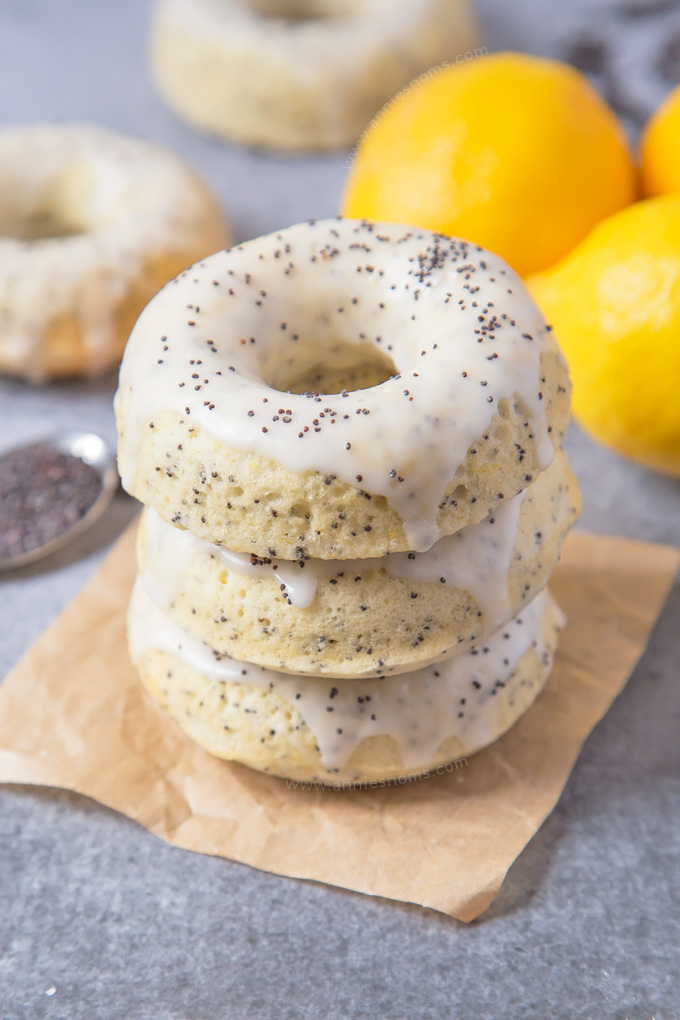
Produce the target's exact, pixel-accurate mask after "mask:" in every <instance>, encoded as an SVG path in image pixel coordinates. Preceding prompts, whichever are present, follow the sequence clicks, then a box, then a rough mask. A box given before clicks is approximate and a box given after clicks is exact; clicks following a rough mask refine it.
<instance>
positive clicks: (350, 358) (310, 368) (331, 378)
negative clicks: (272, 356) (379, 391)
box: [264, 340, 397, 396]
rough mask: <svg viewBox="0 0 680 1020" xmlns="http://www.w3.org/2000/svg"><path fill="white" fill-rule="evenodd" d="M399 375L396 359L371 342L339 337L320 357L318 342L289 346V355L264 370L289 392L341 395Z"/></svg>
mask: <svg viewBox="0 0 680 1020" xmlns="http://www.w3.org/2000/svg"><path fill="white" fill-rule="evenodd" d="M396 374H397V369H396V367H395V364H394V362H393V361H392V359H391V358H390V357H389V356H388V355H387V354H386V353H385V352H384V351H382V350H380V348H378V347H374V346H373V345H371V344H362V343H352V342H350V341H345V340H338V341H337V342H336V343H333V344H330V345H329V346H328V347H327V348H325V349H324V356H323V360H321V359H320V357H319V346H318V344H312V343H299V344H296V345H295V346H294V347H293V348H292V349H291V348H290V347H288V348H286V351H285V357H284V358H283V359H282V360H281V361H279V362H275V363H274V362H272V363H271V364H270V365H268V366H267V367H266V369H265V372H264V378H265V382H267V383H268V384H269V385H270V386H273V387H274V389H277V390H280V391H282V392H287V393H323V394H325V395H327V396H332V395H337V394H339V393H341V392H342V391H343V390H347V391H348V392H352V391H353V390H361V389H370V387H372V386H378V385H380V383H383V382H386V381H387V380H388V379H391V378H392V376H394V375H396Z"/></svg>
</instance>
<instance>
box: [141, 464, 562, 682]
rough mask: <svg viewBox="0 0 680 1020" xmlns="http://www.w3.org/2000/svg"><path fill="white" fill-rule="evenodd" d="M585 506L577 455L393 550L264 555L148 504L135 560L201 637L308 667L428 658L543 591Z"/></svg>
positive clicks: (484, 631) (344, 667)
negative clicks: (575, 469)
mask: <svg viewBox="0 0 680 1020" xmlns="http://www.w3.org/2000/svg"><path fill="white" fill-rule="evenodd" d="M579 510H580V493H579V488H578V483H577V481H576V479H575V478H574V475H573V473H572V471H571V469H570V467H569V464H568V461H567V457H566V454H565V453H563V452H562V451H561V450H560V451H558V453H557V455H556V457H555V460H554V461H553V463H552V464H551V466H550V467H549V468H548V469H547V471H544V472H542V473H541V474H540V475H539V476H538V478H537V479H536V481H535V482H532V484H531V485H530V486H529V487H528V488H527V489H525V490H524V491H523V492H522V493H520V495H519V496H515V498H514V499H509V500H504V501H503V503H501V504H500V505H499V506H498V507H497V508H496V510H495V511H494V512H493V514H492V516H491V517H490V518H487V520H485V521H482V522H481V523H480V524H471V525H470V526H469V527H467V528H463V529H462V530H461V531H458V532H456V534H455V535H449V536H445V537H444V538H441V539H440V540H439V541H438V542H437V543H435V545H433V546H432V548H431V549H430V550H429V551H428V552H427V553H413V552H412V553H394V554H392V555H390V556H385V557H382V558H381V559H364V560H349V561H338V560H304V559H303V560H295V561H283V560H281V561H279V560H277V559H274V560H272V559H271V557H265V558H264V559H258V558H257V557H251V556H248V555H247V554H246V553H233V552H231V551H229V550H227V549H224V548H220V547H218V546H215V545H211V544H210V543H208V542H205V541H203V540H202V539H199V538H195V537H194V536H193V535H192V534H191V533H190V532H188V531H182V530H180V529H178V528H175V527H173V526H172V525H171V524H167V523H166V522H165V521H163V520H162V519H161V518H160V517H159V516H158V515H157V514H156V513H155V511H153V510H149V509H146V510H145V511H144V513H143V515H142V521H141V524H140V528H139V531H138V552H137V560H138V566H139V571H140V574H141V575H142V578H143V581H144V585H145V587H146V589H147V592H148V593H149V595H150V596H151V598H152V600H153V601H154V603H155V604H156V605H157V606H158V607H159V608H160V609H162V610H163V611H164V612H165V613H166V614H167V615H168V616H169V617H170V619H171V620H173V621H174V622H175V623H177V624H178V625H179V626H180V627H182V628H183V629H185V630H186V631H187V632H188V633H190V634H191V635H192V636H193V637H195V638H198V639H199V640H201V641H204V642H205V643H206V644H208V645H210V646H211V647H213V648H217V649H219V650H220V651H222V652H224V653H225V654H228V655H230V656H232V657H236V658H239V659H245V660H247V661H248V662H252V663H257V664H259V665H261V666H268V667H269V668H270V669H276V670H283V671H285V672H289V673H296V674H298V675H324V676H331V677H351V676H359V677H365V676H375V675H377V674H384V673H391V672H397V673H402V672H405V671H407V670H412V669H417V668H419V667H421V666H424V665H427V664H429V663H431V662H436V661H438V660H440V659H443V658H445V657H446V656H447V655H451V654H452V653H454V652H455V651H456V650H460V649H461V648H462V646H463V644H464V645H466V646H468V647H469V646H470V645H472V644H475V643H477V642H479V641H481V640H483V639H485V638H487V637H488V636H489V635H491V634H493V633H494V632H495V631H496V630H498V628H499V627H501V626H502V625H504V624H506V623H507V622H508V620H510V619H512V618H513V617H514V616H516V615H517V614H518V613H519V612H520V611H521V610H522V608H523V606H524V605H525V604H527V603H528V602H531V600H532V599H533V598H534V597H535V595H536V594H537V593H538V592H539V591H540V590H541V589H542V588H543V586H544V585H545V584H546V582H547V580H548V577H549V576H550V574H551V573H552V571H553V569H554V567H555V564H556V563H557V560H558V557H559V554H560V549H561V546H562V542H563V540H564V538H565V536H566V534H567V532H568V531H569V529H570V528H571V526H572V525H573V523H574V521H575V519H576V516H577V514H578V512H579Z"/></svg>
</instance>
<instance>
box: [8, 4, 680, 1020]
mask: <svg viewBox="0 0 680 1020" xmlns="http://www.w3.org/2000/svg"><path fill="white" fill-rule="evenodd" d="M395 2H396V0H395ZM479 7H480V9H481V11H482V14H483V16H484V19H485V22H486V26H487V41H488V43H489V46H490V47H504V46H508V47H516V48H521V49H527V50H531V51H533V52H538V53H545V54H551V55H565V54H567V53H577V54H578V53H583V52H584V44H585V43H587V44H588V46H590V51H588V46H585V52H591V54H592V52H593V43H595V49H596V50H598V52H600V53H601V52H602V51H603V49H604V50H606V51H607V53H608V54H609V58H608V62H606V64H605V67H604V69H603V67H602V65H601V64H597V66H596V67H595V68H594V70H595V73H596V75H597V78H598V81H599V83H600V84H602V86H603V87H604V88H607V89H608V90H610V91H611V92H612V94H614V95H615V98H617V102H619V104H620V106H621V108H622V109H625V111H626V113H627V115H628V118H629V123H630V124H631V126H633V127H634V125H635V124H636V123H639V121H640V119H641V117H642V116H643V115H644V113H645V112H646V111H647V110H648V109H649V108H650V107H651V106H652V105H653V104H654V103H656V102H657V101H658V100H659V99H660V98H661V96H662V95H663V93H664V91H666V90H667V88H668V87H669V85H670V82H669V80H668V61H666V63H664V61H663V59H662V57H663V56H664V53H667V51H668V48H669V40H671V39H672V35H673V31H675V32H677V31H679V30H680V25H679V20H680V11H679V10H678V4H677V3H673V2H672V0H639V2H635V3H634V2H633V0H617V2H613V0H611V2H610V0H600V2H595V0H591V2H578V3H573V4H561V5H558V4H555V3H548V2H541V0H515V2H514V3H512V4H509V3H505V2H503V0H480V3H479ZM148 11H149V6H148V3H147V2H146V0H144V2H142V0H98V2H94V0H0V120H1V121H2V122H5V123H7V122H19V121H24V120H35V119H82V120H93V121H97V122H101V123H104V124H108V125H110V126H112V127H114V128H118V129H123V130H127V131H130V132H133V133H134V132H136V133H140V134H144V135H146V136H147V137H150V138H154V139H157V140H159V141H162V142H164V143H166V144H168V145H170V146H171V147H173V148H174V149H175V150H177V151H178V152H180V153H182V154H184V155H185V156H186V157H187V158H189V159H191V160H192V161H193V162H194V163H195V164H196V165H197V166H198V167H199V168H200V169H201V170H202V171H203V173H204V174H205V175H206V177H207V178H208V179H209V180H210V181H211V183H212V185H213V186H214V187H215V188H216V190H217V191H218V193H219V194H220V196H221V197H222V199H223V200H224V202H225V204H227V205H228V207H229V209H230V211H231V214H232V219H233V223H234V226H235V230H236V233H237V235H238V237H239V238H243V237H248V236H254V235H256V234H258V233H261V232H263V231H265V230H270V229H273V228H275V227H278V226H284V225H287V224H289V223H292V222H294V221H296V220H298V219H303V218H306V217H309V216H323V215H326V214H331V213H333V212H334V211H335V208H336V203H337V196H338V193H339V190H340V186H341V182H342V179H343V176H344V172H345V171H344V168H343V161H344V154H333V155H329V156H324V157H318V158H304V159H301V158H290V159H286V158H282V157H278V156H274V155H269V154H263V153H253V152H246V151H243V150H239V149H236V148H233V147H229V146H224V145H220V144H218V143H216V142H213V141H211V140H209V139H206V138H204V137H202V136H200V135H198V134H195V133H194V132H192V131H191V130H190V129H189V128H188V127H186V126H185V125H183V124H182V123H180V122H179V121H178V120H176V119H175V118H174V117H173V116H172V115H171V114H170V113H169V112H168V111H166V110H165V109H164V107H163V106H162V104H161V103H160V101H159V100H158V99H157V97H156V96H155V94H154V92H153V90H152V88H151V86H150V84H149V82H148V79H147V74H146V69H145V59H144V58H145V55H144V49H145V36H146V26H147V20H148ZM596 63H597V61H596ZM664 68H665V70H664ZM679 73H680V72H679ZM113 388H114V379H113V378H109V379H106V380H103V381H100V382H97V383H78V384H61V385H54V386H49V387H45V388H44V389H38V390H34V389H28V388H26V387H24V386H22V385H19V384H16V383H12V382H9V381H7V380H4V381H0V426H1V427H0V447H1V446H5V445H9V444H10V443H12V442H14V441H17V440H20V439H23V438H28V437H30V436H33V435H36V434H38V433H40V432H41V431H43V430H45V429H51V428H52V427H54V426H55V425H56V424H64V425H75V424H79V425H86V426H88V427H94V428H97V429H99V430H100V431H101V432H102V433H104V434H106V435H108V436H109V437H111V436H112V432H113V425H112V415H111V410H110V400H111V396H112V392H113ZM568 447H569V450H570V452H571V454H572V457H573V460H574V464H575V467H576V470H577V472H578V474H579V476H580V478H581V481H582V484H583V489H584V494H585V500H586V506H585V511H584V514H583V518H582V522H581V524H582V526H583V527H587V528H590V529H593V530H599V531H603V532H608V533H619V534H625V535H630V536H633V537H640V538H644V539H649V540H656V541H665V542H673V543H676V544H680V513H679V510H680V486H679V485H678V483H677V482H674V481H672V480H669V479H664V478H661V477H659V476H656V475H653V474H650V473H649V472H646V471H645V470H644V469H642V468H639V467H636V466H635V465H633V464H630V463H627V462H624V461H622V460H620V459H619V458H617V457H616V456H615V455H613V454H611V453H609V452H607V451H605V450H603V449H602V448H600V447H598V446H596V445H594V444H593V443H591V442H590V440H588V439H587V438H586V437H585V436H583V435H582V434H581V433H579V432H578V430H577V429H576V428H573V429H572V430H571V432H570V435H569V439H568ZM132 512H133V507H132V503H131V501H129V500H127V498H126V497H123V496H122V495H121V496H120V497H119V498H118V499H117V500H116V502H115V503H114V505H113V507H112V508H111V510H110V511H109V513H107V515H106V516H105V518H104V519H103V520H102V521H101V522H100V524H99V525H98V526H97V527H96V528H95V529H94V530H93V531H92V532H91V533H90V534H88V535H86V536H84V537H83V538H82V540H81V541H80V542H79V543H78V544H77V545H76V546H75V547H73V548H71V549H69V550H65V551H64V552H62V553H61V554H59V555H58V556H55V557H53V558H52V559H51V560H50V561H46V562H45V563H44V564H43V565H42V566H40V567H33V568H31V569H28V570H26V571H23V572H19V573H17V574H14V575H12V576H9V577H5V578H2V579H0V634H1V637H2V640H1V643H0V675H4V673H5V672H6V670H7V669H8V668H9V667H10V666H11V665H12V663H13V662H14V661H16V659H17V658H18V657H19V655H20V654H21V653H22V651H23V650H24V649H25V648H26V647H27V646H28V645H29V644H30V642H31V641H32V640H33V639H34V638H35V637H37V636H38V634H39V633H40V632H41V631H42V630H43V628H44V627H45V625H46V624H47V623H48V622H49V621H50V620H51V619H52V618H53V617H54V616H55V615H56V613H57V612H58V611H59V610H60V609H61V608H62V607H63V606H64V605H65V604H66V603H67V602H68V600H69V599H70V598H71V597H72V595H74V594H75V592H76V591H77V590H78V589H79V587H80V586H81V584H82V583H83V581H84V580H85V579H86V578H87V577H88V576H89V574H90V573H91V572H92V570H93V569H94V567H95V566H96V565H97V563H98V562H99V560H100V559H101V557H102V555H103V554H104V552H105V550H106V548H107V546H108V545H109V544H110V542H111V541H112V540H113V538H114V537H115V536H116V535H117V534H118V533H119V531H120V530H121V529H122V527H123V526H124V524H125V522H126V521H127V520H128V519H129V517H130V516H131V514H132ZM679 610H680V590H679V589H677V588H676V589H675V591H674V593H673V595H672V597H671V599H670V601H669V603H668V605H667V607H666V610H665V611H664V614H663V616H662V618H661V621H660V622H659V625H658V627H657V629H656V631H655V633H654V635H653V638H652V641H651V643H650V646H649V649H648V651H647V652H646V654H645V656H644V658H643V660H642V662H641V664H640V666H639V668H638V669H637V670H636V672H635V675H634V676H633V678H632V679H631V681H630V683H629V684H628V686H627V688H626V690H625V691H624V693H623V694H622V695H621V697H620V698H619V699H618V701H617V702H616V703H615V705H614V707H613V708H612V710H611V711H610V713H609V714H608V716H607V717H606V718H605V719H604V721H603V722H602V723H601V724H600V725H599V726H598V727H597V729H596V731H595V732H594V733H593V735H592V736H591V737H590V739H589V740H588V743H587V745H586V747H585V749H584V752H583V754H582V755H581V757H580V759H579V762H578V764H577V766H576V768H575V770H574V772H573V775H572V776H571V779H570V781H569V783H568V785H567V788H566V790H565V792H564V795H563V796H562V798H561V800H560V802H559V805H558V806H557V808H556V810H555V811H554V812H553V814H552V815H551V817H550V818H549V819H548V821H547V822H546V824H545V825H544V826H543V828H542V829H541V830H540V832H539V833H538V834H537V836H536V837H535V838H534V840H533V841H532V842H531V844H530V845H529V846H528V847H527V849H526V850H525V852H524V853H523V854H522V855H521V856H520V858H519V859H518V861H517V862H516V863H515V865H514V866H513V868H512V869H511V871H510V874H509V876H508V878H507V881H506V883H505V885H504V886H503V889H502V891H501V893H500V895H499V896H498V898H497V900H496V902H495V903H494V905H493V906H492V907H491V909H490V910H489V911H488V912H487V913H486V914H485V915H484V916H483V917H482V918H481V919H480V920H479V921H477V922H475V923H474V924H472V925H470V926H464V925H461V924H458V923H456V922H455V921H452V920H451V919H449V918H446V917H443V916H442V915H438V914H436V913H434V912H432V911H426V910H422V909H420V908H416V907H411V906H406V905H403V904H395V903H392V902H389V901H386V900H375V899H369V898H367V897H364V896H359V895H357V894H353V893H346V892H343V891H340V890H337V889H331V888H327V887H324V886H320V885H316V884H313V883H305V882H298V881H293V880H289V879H283V878H278V877H276V876H272V875H267V874H261V873H259V872H256V871H253V870H251V869H249V868H247V867H244V866H241V865H237V864H233V863H231V862H229V861H224V860H217V859H212V858H208V857H202V856H199V855H195V854H190V853H186V852H184V851H181V850H177V849H174V848H170V847H168V846H166V845H164V844H163V843H161V842H160V841H158V840H157V839H155V838H154V837H153V836H151V835H149V834H148V833H146V832H145V831H144V830H142V829H140V828H139V827H138V826H136V825H135V824H133V823H132V822H130V821H128V820H127V819H125V818H121V817H120V816H118V815H116V814H114V813H112V812H110V811H108V810H106V809H105V808H102V807H100V806H99V805H97V804H95V803H93V802H91V801H89V800H87V799H85V798H82V797H77V796H75V795H72V794H69V793H65V792H63V791H54V790H47V789H39V790H38V789H30V788H18V787H4V788H2V789H0V1020H39V1018H42V1017H46V1018H54V1020H57V1018H58V1020H62V1018H63V1020H100V1018H101V1020H117V1018H125V1020H136V1018H140V1020H142V1018H144V1020H145V1018H151V1017H153V1018H155V1020H221V1018H238V1020H250V1018H258V1020H259V1018H276V1020H287V1018H309V1020H318V1018H319V1017H329V1018H334V1020H335V1018H338V1020H340V1018H348V1020H349V1018H352V1020H360V1018H363V1017H378V1018H389V1020H400V1018H408V1020H411V1018H414V1020H415V1018H433V1017H461V1018H469V1017H479V1018H498V1017H501V1016H503V1017H505V1018H515V1017H516V1018H537V1020H538V1018H541V1020H543V1018H545V1017H547V1016H551V1017H555V1018H563V1017H564V1018H567V1017H569V1018H575V1017H580V1018H586V1020H588V1018H593V1020H595V1018H597V1020H600V1018H613V1020H626V1018H628V1020H651V1018H652V1017H654V1018H656V1020H674V1018H675V1020H677V1017H678V1016H680V980H679V978H678V972H679V971H680V966H679V961H678V955H679V954H678V947H679V946H680V921H679V918H680V881H679V878H678V859H679V856H680V831H679V825H678V818H677V809H678V802H679V795H680V778H679V776H680V768H679V766H680V742H679V741H678V723H679V722H680V689H679V685H678V662H679V654H678V653H679V652H680V643H679V637H678V612H679Z"/></svg>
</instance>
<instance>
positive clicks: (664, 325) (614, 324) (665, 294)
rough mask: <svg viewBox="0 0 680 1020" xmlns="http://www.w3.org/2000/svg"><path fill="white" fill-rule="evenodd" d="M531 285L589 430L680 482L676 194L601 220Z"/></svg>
mask: <svg viewBox="0 0 680 1020" xmlns="http://www.w3.org/2000/svg"><path fill="white" fill-rule="evenodd" d="M527 283H528V286H529V288H530V290H531V291H532V292H533V294H534V297H535V298H536V299H537V301H538V303H539V305H540V306H541V308H542V310H543V312H544V314H545V315H546V317H547V319H548V321H549V322H551V323H552V324H553V325H554V327H555V334H556V336H557V339H558V341H559V343H560V346H561V347H562V349H563V351H564V353H565V355H566V357H567V360H568V362H569V367H570V369H571V374H572V379H573V383H574V391H573V401H574V412H575V414H576V416H577V417H578V418H579V419H580V421H581V422H582V423H583V425H584V426H585V427H586V429H588V430H589V431H590V432H591V433H592V434H593V436H595V438H597V439H599V440H601V441H602V442H603V443H606V444H607V445H609V446H612V447H614V449H616V450H618V451H619V452H620V453H623V454H626V455H627V456H629V457H633V458H634V459H635V460H639V461H641V462H642V463H643V464H647V465H648V466H649V467H653V468H656V469H657V470H659V471H664V472H667V473H668V474H672V475H680V342H679V338H680V196H666V197H662V198H652V199H647V200H646V201H644V202H638V203H636V204H635V205H631V206H629V207H628V208H627V209H624V210H623V211H622V212H619V213H617V214H616V215H615V216H612V217H610V218H609V219H608V220H604V221H603V222H602V223H600V224H599V225H598V226H597V227H596V228H595V229H594V230H593V231H592V233H591V234H590V235H589V236H588V237H587V238H586V240H585V241H583V242H582V244H580V245H579V246H578V247H577V248H576V249H575V250H574V251H573V252H572V253H571V254H570V255H569V256H568V257H567V258H566V259H564V261H562V262H560V263H559V264H558V265H556V266H554V267H553V268H552V269H550V270H548V271H547V272H545V273H542V274H540V275H538V276H534V277H531V278H530V279H529V280H528V281H527Z"/></svg>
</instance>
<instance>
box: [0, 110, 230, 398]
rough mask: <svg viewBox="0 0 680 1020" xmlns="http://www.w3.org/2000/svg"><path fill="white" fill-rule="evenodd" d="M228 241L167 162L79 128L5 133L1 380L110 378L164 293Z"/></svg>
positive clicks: (205, 198)
mask: <svg viewBox="0 0 680 1020" xmlns="http://www.w3.org/2000/svg"><path fill="white" fill-rule="evenodd" d="M227 240H228V238H227V232H226V228H225V226H224V222H223V218H222V214H221V212H220V209H219V206H218V204H217V202H216V200H215V199H214V198H213V196H212V195H211V194H210V193H209V191H208V190H207V188H206V187H205V185H204V184H203V183H202V182H201V180H200V179H199V178H198V177H197V175H196V174H195V173H194V172H193V171H192V170H191V169H189V167H187V166H186V165H185V164H184V163H183V162H182V161H181V160H179V159H178V158H177V157H175V156H173V155H171V154H170V153H169V152H166V151H164V150H162V149H159V148H157V147H156V146H153V145H150V144H149V143H148V142H145V141H141V140H138V139H133V138H128V137H125V136H121V135H117V134H114V133H113V132H111V131H106V130H104V129H102V128H98V127H86V126H83V125H57V124H43V125H31V126H22V127H11V128H4V129H2V130H0V371H5V372H9V373H12V374H14V375H18V376H23V377H25V378H27V379H30V380H34V381H40V380H42V379H45V378H49V377H53V376H65V375H74V374H88V375H89V374H94V373H98V372H102V371H104V370H106V369H107V368H109V367H111V366H112V365H114V364H116V363H117V362H118V360H119V358H120V356H121V354H122V352H123V348H124V346H125V342H126V340H127V338H128V335H129V333H130V330H131V329H132V326H133V324H134V322H135V319H136V318H137V316H138V315H139V313H140V311H141V310H142V308H143V307H144V306H145V304H146V303H147V302H148V301H149V300H150V298H151V297H153V295H154V294H155V293H156V292H157V291H158V290H159V289H160V288H161V287H162V286H163V284H165V283H166V282H167V281H168V280H170V279H172V278H173V277H174V276H175V275H176V274H177V273H178V272H180V271H181V270H182V269H183V268H185V267H186V266H187V265H189V264H191V263H192V262H194V261H195V260H196V259H197V258H200V257H201V256H203V255H207V254H209V253H210V252H213V251H215V250H216V249H218V248H221V247H224V245H225V244H226V243H227Z"/></svg>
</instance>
